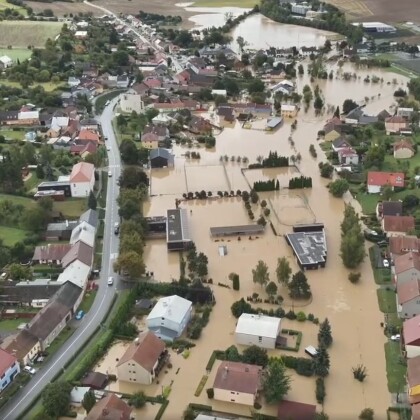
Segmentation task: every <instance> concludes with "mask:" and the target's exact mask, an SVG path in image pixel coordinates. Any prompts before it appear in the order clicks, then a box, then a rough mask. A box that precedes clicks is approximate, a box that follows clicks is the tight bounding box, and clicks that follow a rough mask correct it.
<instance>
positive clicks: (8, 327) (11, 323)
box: [0, 318, 28, 332]
mask: <svg viewBox="0 0 420 420" xmlns="http://www.w3.org/2000/svg"><path fill="white" fill-rule="evenodd" d="M25 322H28V320H27V319H24V318H20V319H4V320H2V321H0V331H1V332H12V331H15V330H16V329H17V327H18V326H19V325H20V324H25Z"/></svg>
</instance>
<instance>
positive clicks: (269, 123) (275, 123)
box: [267, 117, 283, 128]
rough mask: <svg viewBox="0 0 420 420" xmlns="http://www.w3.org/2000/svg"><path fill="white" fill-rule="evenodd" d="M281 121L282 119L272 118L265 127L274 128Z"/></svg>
mask: <svg viewBox="0 0 420 420" xmlns="http://www.w3.org/2000/svg"><path fill="white" fill-rule="evenodd" d="M282 121H283V118H282V117H274V118H271V119H270V120H269V121H268V122H267V127H269V128H275V127H277V126H278V125H279V124H281V122H282Z"/></svg>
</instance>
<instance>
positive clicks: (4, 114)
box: [0, 111, 19, 125]
mask: <svg viewBox="0 0 420 420" xmlns="http://www.w3.org/2000/svg"><path fill="white" fill-rule="evenodd" d="M18 115H19V111H1V112H0V125H17V124H19V120H18Z"/></svg>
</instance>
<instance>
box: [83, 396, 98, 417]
mask: <svg viewBox="0 0 420 420" xmlns="http://www.w3.org/2000/svg"><path fill="white" fill-rule="evenodd" d="M95 404H96V397H95V394H94V393H93V391H88V392H86V394H85V395H84V397H83V401H82V406H83V408H84V409H85V410H86V413H89V411H90V410H92V408H93V406H94V405H95Z"/></svg>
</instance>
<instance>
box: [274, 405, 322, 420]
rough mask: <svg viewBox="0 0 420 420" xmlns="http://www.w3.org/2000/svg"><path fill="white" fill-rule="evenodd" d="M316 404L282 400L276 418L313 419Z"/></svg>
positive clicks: (285, 419)
mask: <svg viewBox="0 0 420 420" xmlns="http://www.w3.org/2000/svg"><path fill="white" fill-rule="evenodd" d="M315 416H316V405H312V404H305V403H301V402H296V401H287V400H283V401H281V402H280V403H279V406H278V410H277V418H278V420H315Z"/></svg>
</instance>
